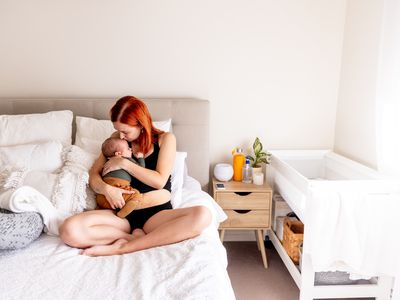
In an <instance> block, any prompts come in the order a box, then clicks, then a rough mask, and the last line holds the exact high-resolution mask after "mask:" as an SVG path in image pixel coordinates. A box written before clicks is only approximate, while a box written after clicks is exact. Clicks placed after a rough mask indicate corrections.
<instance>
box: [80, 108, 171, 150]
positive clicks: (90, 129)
mask: <svg viewBox="0 0 400 300" xmlns="http://www.w3.org/2000/svg"><path fill="white" fill-rule="evenodd" d="M153 124H154V127H156V128H158V129H160V130H163V131H165V132H170V131H171V119H168V120H165V121H158V122H153ZM113 132H115V129H114V127H113V124H112V122H111V121H110V120H96V119H93V118H86V117H79V116H77V117H76V135H75V145H77V146H79V147H81V148H82V149H84V150H86V151H89V152H91V153H96V154H99V153H100V151H101V144H102V143H103V142H104V140H105V139H107V138H108V137H110V135H111V134H112V133H113Z"/></svg>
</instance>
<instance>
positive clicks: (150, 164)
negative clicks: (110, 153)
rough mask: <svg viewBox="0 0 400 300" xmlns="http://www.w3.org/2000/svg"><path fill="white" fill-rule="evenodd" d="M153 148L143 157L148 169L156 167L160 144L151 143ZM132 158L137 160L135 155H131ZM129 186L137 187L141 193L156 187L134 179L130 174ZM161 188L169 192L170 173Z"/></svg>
mask: <svg viewBox="0 0 400 300" xmlns="http://www.w3.org/2000/svg"><path fill="white" fill-rule="evenodd" d="M153 148H154V150H153V153H151V154H150V155H149V156H147V157H146V158H145V159H144V162H145V165H146V169H150V170H155V169H156V167H157V161H158V154H159V153H160V146H159V145H158V142H156V143H154V144H153ZM132 158H133V159H134V160H135V161H137V158H136V157H134V156H132ZM131 186H132V187H133V188H135V189H138V190H139V192H141V193H147V192H150V191H154V190H156V188H153V187H152V186H149V185H147V184H145V183H143V182H141V181H140V180H138V179H136V178H135V177H133V176H132V180H131ZM163 189H165V190H167V191H169V192H171V175H169V177H168V180H167V183H166V184H165V186H164V187H163Z"/></svg>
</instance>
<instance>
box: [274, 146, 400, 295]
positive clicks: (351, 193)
mask: <svg viewBox="0 0 400 300" xmlns="http://www.w3.org/2000/svg"><path fill="white" fill-rule="evenodd" d="M271 152H272V163H271V166H270V167H268V172H269V174H268V178H269V180H270V184H271V186H272V187H273V189H274V193H279V194H280V195H281V196H282V197H283V198H284V199H285V200H286V202H287V203H288V205H289V206H290V207H291V209H292V210H293V211H294V212H295V213H296V215H297V216H298V217H299V218H300V220H301V221H302V222H303V223H304V224H305V235H304V245H303V249H304V255H303V256H302V272H301V273H300V271H299V270H298V268H297V267H296V266H295V265H294V264H293V263H292V261H291V260H290V258H289V257H288V255H287V254H286V252H285V251H284V249H283V247H282V245H281V243H280V241H279V240H278V238H277V237H276V235H275V234H274V233H273V232H271V240H272V242H273V243H274V245H275V248H277V250H278V253H279V254H280V255H281V257H282V259H283V261H284V263H285V265H286V266H287V268H288V270H289V272H290V273H291V275H292V277H293V279H294V280H295V282H296V284H297V285H298V286H299V288H300V289H301V292H300V294H301V299H314V298H324V297H325V298H329V297H336V298H340V297H382V298H379V299H390V293H391V286H392V279H391V278H390V277H388V276H379V277H378V280H375V281H374V280H371V281H372V284H363V285H359V284H357V285H334V286H332V285H330V286H327V285H325V286H324V285H322V286H321V285H318V286H316V285H314V279H315V272H316V271H336V270H339V271H348V272H352V271H354V270H364V269H363V268H354V265H356V266H358V265H357V264H356V263H355V262H354V264H353V262H351V261H350V262H349V261H347V264H343V265H341V266H338V264H337V262H335V264H331V261H330V260H333V259H334V258H335V257H336V256H335V255H336V254H337V253H335V251H336V250H337V249H339V247H341V248H340V249H342V250H343V251H344V252H346V251H347V252H346V253H349V252H351V251H352V250H354V248H353V245H352V244H351V245H350V244H346V245H341V244H340V242H339V243H337V244H335V245H339V246H337V247H336V248H334V247H332V245H331V244H329V241H334V240H335V238H337V235H338V234H340V238H343V240H342V241H346V240H357V239H356V236H355V235H357V234H362V232H357V230H351V229H352V228H353V227H354V228H356V229H357V228H362V225H363V224H360V222H359V220H361V219H362V218H360V217H359V219H357V215H356V214H355V215H354V218H353V216H352V214H351V213H352V210H351V209H353V207H352V205H353V206H355V205H356V204H357V205H359V203H364V202H362V201H364V198H362V197H365V203H371V199H370V198H371V197H372V196H373V197H375V198H376V199H380V200H382V199H383V200H384V201H386V202H390V203H391V204H392V207H393V205H395V206H396V207H397V206H398V208H400V202H398V203H396V202H395V201H392V200H393V197H392V195H396V196H397V195H399V194H400V184H399V182H398V181H394V180H391V179H388V178H385V177H384V176H383V175H382V174H380V173H378V172H377V171H375V170H373V169H370V168H368V167H366V166H364V165H361V164H359V163H357V162H355V161H352V160H350V159H347V158H345V157H343V156H341V155H338V154H336V153H334V152H332V151H330V150H276V151H271ZM388 196H390V197H391V199H387V198H388ZM367 197H369V198H367ZM357 201H358V202H357ZM368 201H369V202H368ZM354 203H355V204H354ZM372 203H373V204H374V202H372ZM375 203H376V207H371V208H370V207H368V206H367V207H365V208H364V209H365V211H366V212H367V213H368V212H373V211H374V209H375V208H376V209H377V210H378V211H379V209H380V206H379V203H378V202H375ZM344 212H346V213H348V215H350V216H348V218H347V219H346V218H344V217H343V215H345V214H344ZM349 212H350V214H349ZM378 215H379V214H378ZM380 219H381V221H382V222H383V221H384V220H383V217H382V216H381V218H380ZM346 220H347V223H346V222H345V221H346ZM335 221H336V222H339V223H338V224H335V223H334V222H335ZM375 221H376V220H375ZM357 222H358V223H357ZM345 226H348V227H345ZM347 228H348V229H349V230H347ZM340 230H341V231H340ZM330 234H331V235H330ZM350 235H351V236H350ZM327 241H328V243H327ZM324 246H326V247H327V248H324ZM356 246H358V245H356ZM329 247H331V248H329ZM346 247H347V248H346ZM322 250H323V251H322ZM329 250H331V252H330V253H329ZM338 252H340V251H338ZM339 254H340V253H339ZM355 254H359V253H357V252H355ZM337 257H339V258H340V257H341V256H340V255H337ZM344 257H346V255H344ZM312 258H313V259H312ZM346 258H347V257H346ZM325 262H326V266H329V268H326V269H324V268H323V267H322V266H323V265H324V264H323V263H325ZM357 263H358V262H357ZM352 267H353V268H352ZM369 275H372V274H369ZM373 275H374V276H375V275H382V274H373ZM367 277H371V276H367Z"/></svg>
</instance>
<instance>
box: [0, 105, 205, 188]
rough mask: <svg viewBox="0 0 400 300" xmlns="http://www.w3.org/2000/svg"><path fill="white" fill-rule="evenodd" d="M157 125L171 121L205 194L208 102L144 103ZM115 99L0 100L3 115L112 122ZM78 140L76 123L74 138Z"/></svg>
mask: <svg viewBox="0 0 400 300" xmlns="http://www.w3.org/2000/svg"><path fill="white" fill-rule="evenodd" d="M143 100H144V101H145V102H146V104H147V106H148V108H149V110H150V112H151V114H152V118H153V120H154V121H158V120H165V119H168V118H171V119H172V130H173V133H174V134H175V136H176V139H177V149H178V151H186V152H187V153H188V157H187V165H188V170H189V175H190V176H192V177H194V178H196V179H197V180H198V181H200V183H201V185H202V187H203V189H205V190H206V188H207V184H208V182H209V167H210V164H209V102H208V101H207V100H200V99H181V98H178V99H171V98H159V99H146V98H144V99H143ZM115 101H116V99H94V98H91V99H85V98H82V99H36V98H35V99H6V98H3V99H2V98H0V115H1V114H8V115H10V114H12V115H14V114H29V113H43V112H48V111H53V110H66V109H68V110H71V111H72V112H73V113H74V116H77V115H78V116H84V117H91V118H96V119H109V110H110V108H111V106H112V105H113V104H114V103H115ZM74 137H75V120H74V122H73V136H72V139H73V140H74Z"/></svg>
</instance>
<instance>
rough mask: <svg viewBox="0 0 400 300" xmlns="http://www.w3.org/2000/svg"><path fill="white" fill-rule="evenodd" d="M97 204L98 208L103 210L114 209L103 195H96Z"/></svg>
mask: <svg viewBox="0 0 400 300" xmlns="http://www.w3.org/2000/svg"><path fill="white" fill-rule="evenodd" d="M96 202H97V205H98V207H100V208H103V209H112V208H111V205H110V203H108V201H107V198H106V197H105V196H104V195H102V194H97V195H96Z"/></svg>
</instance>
